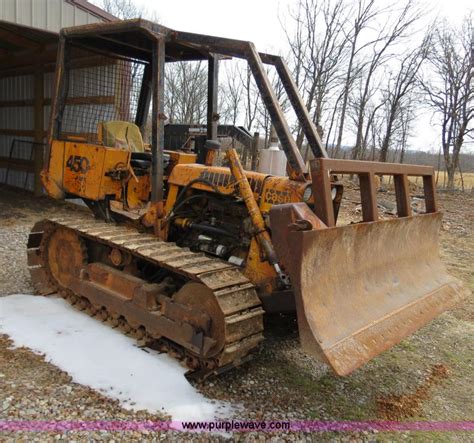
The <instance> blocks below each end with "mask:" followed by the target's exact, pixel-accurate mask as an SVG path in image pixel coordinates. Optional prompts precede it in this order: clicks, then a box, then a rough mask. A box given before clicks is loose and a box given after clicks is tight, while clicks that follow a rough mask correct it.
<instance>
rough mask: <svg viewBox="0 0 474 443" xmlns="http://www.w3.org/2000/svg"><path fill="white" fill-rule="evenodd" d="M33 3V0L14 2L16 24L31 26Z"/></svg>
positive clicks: (17, 0)
mask: <svg viewBox="0 0 474 443" xmlns="http://www.w3.org/2000/svg"><path fill="white" fill-rule="evenodd" d="M33 1H34V0H16V23H20V24H22V25H26V26H31V23H32V20H33V16H32V15H33V8H32V2H33Z"/></svg>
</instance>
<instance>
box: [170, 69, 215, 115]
mask: <svg viewBox="0 0 474 443" xmlns="http://www.w3.org/2000/svg"><path fill="white" fill-rule="evenodd" d="M165 84H166V88H165V113H166V115H167V116H168V119H169V121H170V123H184V124H202V123H204V122H205V120H206V110H207V65H206V64H205V63H203V62H201V61H198V62H184V61H183V62H174V63H167V65H166V67H165Z"/></svg>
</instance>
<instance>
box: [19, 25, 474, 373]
mask: <svg viewBox="0 0 474 443" xmlns="http://www.w3.org/2000/svg"><path fill="white" fill-rule="evenodd" d="M232 59H240V60H245V61H246V62H247V65H248V69H249V72H250V73H251V75H252V76H253V79H254V81H255V84H256V86H257V87H258V90H259V93H260V96H261V99H262V101H263V104H264V105H265V107H266V110H267V112H268V115H269V116H270V119H271V123H272V125H273V127H274V129H275V132H276V134H277V137H278V140H279V142H280V145H281V148H282V150H283V151H284V153H285V155H286V160H287V166H286V174H283V175H281V176H275V175H272V174H267V173H262V172H255V171H246V170H244V168H243V166H242V163H241V161H240V158H239V155H238V154H237V152H236V151H235V150H234V149H232V148H229V149H227V150H225V152H221V144H220V143H219V141H218V139H217V128H218V120H219V115H218V112H217V105H218V72H219V63H221V62H222V60H225V61H226V62H227V61H230V62H231V61H232ZM192 61H201V62H204V63H207V73H208V91H207V92H208V97H207V126H206V128H207V133H206V142H205V143H204V144H203V146H202V148H201V149H200V151H199V152H192V151H191V150H190V149H186V150H180V149H173V150H170V149H166V146H164V131H165V122H166V120H167V116H166V115H165V111H164V110H165V105H164V102H165V88H166V86H167V85H166V81H165V68H166V64H167V63H175V62H192ZM268 69H274V70H275V71H276V73H277V75H278V78H279V81H280V82H281V84H282V85H283V87H284V91H285V93H286V94H287V97H288V99H289V103H290V104H291V106H292V108H293V110H294V112H295V115H296V119H297V122H298V125H299V127H300V128H301V130H302V131H303V133H304V136H305V138H306V140H307V143H308V146H309V148H310V149H311V153H312V157H313V158H312V160H310V161H309V162H305V161H304V160H303V158H302V156H301V153H300V151H299V149H298V146H297V144H296V142H295V139H294V137H293V135H292V132H291V130H290V128H289V124H288V122H287V120H286V118H285V114H284V113H283V111H282V108H281V105H280V103H279V101H278V99H277V96H276V94H275V91H274V89H273V88H272V83H271V81H270V80H269V77H268V74H267V70H268ZM181 92H182V93H184V92H185V91H181ZM51 96H52V100H51V118H50V122H49V128H48V143H47V148H46V152H45V159H44V169H43V171H42V173H41V179H42V183H43V186H44V189H45V191H46V193H47V194H48V195H49V196H51V197H53V198H56V199H82V201H83V202H84V203H85V204H86V205H87V207H88V208H89V209H90V213H91V214H90V216H88V215H86V213H84V214H82V213H81V214H80V215H78V213H77V211H71V215H69V216H64V217H56V218H50V219H46V220H42V221H40V222H38V223H36V224H35V226H34V227H33V229H32V231H31V233H30V235H29V239H28V250H27V252H28V265H29V270H30V273H31V278H32V281H33V283H34V285H35V289H36V291H37V293H38V294H42V295H47V294H53V293H57V294H60V295H61V296H62V297H64V298H65V299H66V300H67V301H69V302H70V303H71V304H72V305H74V306H75V307H76V308H78V309H80V310H82V311H85V312H87V313H88V314H89V315H91V316H94V317H96V318H98V319H100V320H102V321H104V322H107V323H109V324H110V325H111V326H112V327H116V328H119V329H121V330H122V331H124V332H125V333H127V334H130V335H131V336H133V337H135V338H136V339H137V340H138V342H139V344H141V345H143V346H150V347H153V348H155V349H158V350H160V351H162V352H168V353H170V354H171V355H172V356H174V357H176V358H177V359H179V360H180V361H182V362H183V364H185V365H186V366H187V367H188V368H189V369H190V374H194V375H195V376H196V377H197V378H205V377H208V376H210V375H216V374H220V373H222V372H224V371H226V370H228V369H231V368H234V367H236V366H239V365H242V364H244V363H245V362H247V361H248V360H250V359H251V358H252V357H253V356H254V355H255V353H256V351H257V350H258V348H259V346H260V344H261V342H262V340H263V339H264V315H265V314H266V313H281V312H293V313H294V312H296V317H297V324H298V330H299V337H300V342H301V346H302V348H303V350H304V351H305V352H307V353H308V354H310V355H312V356H315V357H316V358H319V359H320V360H322V361H323V362H325V363H326V364H328V365H329V366H331V367H332V368H333V370H334V371H335V372H336V374H338V375H347V374H350V373H351V372H352V371H354V370H355V369H357V368H358V367H360V366H361V365H363V364H364V363H366V362H367V361H369V360H371V359H372V358H374V357H375V356H377V355H378V354H380V353H381V352H383V351H385V350H387V349H389V348H391V347H392V346H394V345H395V344H397V343H398V342H400V341H401V340H402V339H403V338H404V337H406V336H408V335H409V334H411V333H413V332H415V331H416V330H418V329H419V328H420V327H422V326H423V325H425V324H426V323H427V322H429V321H430V320H431V319H433V318H434V317H436V316H437V315H439V314H440V313H442V312H443V311H445V310H447V309H449V308H451V307H453V306H454V305H455V304H456V303H457V302H458V301H459V300H461V299H462V298H463V296H464V295H465V294H466V289H465V288H464V287H463V285H462V283H461V282H460V281H458V280H457V279H455V278H454V277H452V276H450V275H449V274H448V273H447V271H446V269H445V267H444V265H443V264H442V262H441V260H440V257H439V250H438V231H439V229H440V225H441V217H442V215H441V213H440V211H439V209H438V206H437V202H436V195H435V182H434V171H433V168H431V167H426V166H418V165H401V164H390V163H377V162H367V161H350V160H339V159H332V158H329V156H328V154H327V152H326V149H325V147H324V145H323V143H322V141H321V137H320V134H319V133H318V131H317V130H316V128H315V125H314V124H313V121H312V119H311V116H310V114H309V112H308V110H307V108H306V107H305V105H304V103H303V101H302V98H301V96H300V94H299V92H298V90H297V87H296V85H295V82H294V81H293V79H292V77H291V74H290V71H289V68H288V66H287V65H286V64H285V62H284V60H283V59H282V58H281V57H278V56H274V55H270V54H265V53H260V52H258V51H257V50H256V48H255V46H254V45H253V44H252V43H250V42H247V41H240V40H233V39H227V38H219V37H213V36H208V35H199V34H193V33H186V32H179V31H175V30H172V29H169V28H166V27H164V26H161V25H158V24H155V23H152V22H149V21H146V20H142V19H136V20H127V21H117V22H111V23H100V24H91V25H84V26H77V27H72V28H65V29H63V30H61V32H60V37H59V46H58V56H57V64H56V71H55V77H54V84H53V87H52V92H51ZM147 137H148V140H149V143H146V141H145V140H147ZM219 156H222V157H223V161H221V165H220V166H218V165H217V159H218V158H220V157H219ZM341 174H351V175H353V176H357V177H358V180H359V188H360V198H361V208H362V209H361V212H362V220H360V221H359V222H357V223H352V224H347V225H341V223H340V221H339V220H338V213H339V208H340V205H341V199H342V195H343V192H344V186H343V185H342V183H341V181H339V179H338V177H340V176H341ZM382 175H383V176H391V177H393V182H394V187H395V196H396V203H397V217H394V218H392V219H381V217H380V215H379V213H378V205H377V189H376V178H377V176H382ZM408 177H421V180H422V182H423V189H424V200H425V212H424V213H420V214H413V212H412V206H411V197H410V189H409V184H408V183H409V182H408Z"/></svg>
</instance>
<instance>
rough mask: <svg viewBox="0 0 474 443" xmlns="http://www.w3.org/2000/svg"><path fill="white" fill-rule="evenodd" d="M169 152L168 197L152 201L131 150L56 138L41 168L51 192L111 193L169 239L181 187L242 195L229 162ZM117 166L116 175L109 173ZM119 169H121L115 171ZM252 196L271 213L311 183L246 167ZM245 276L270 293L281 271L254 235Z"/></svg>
mask: <svg viewBox="0 0 474 443" xmlns="http://www.w3.org/2000/svg"><path fill="white" fill-rule="evenodd" d="M165 152H166V153H167V154H169V155H170V164H169V166H168V168H167V170H166V171H165V180H166V181H167V183H166V186H167V195H166V200H165V201H164V202H157V203H155V204H150V203H149V198H150V186H151V184H150V177H149V176H139V177H137V180H138V181H137V180H136V179H135V177H134V176H133V174H131V173H130V164H129V161H130V158H129V157H130V155H131V154H130V152H129V151H128V150H127V149H120V148H111V147H105V146H103V145H100V144H98V145H93V144H87V143H84V142H81V141H58V140H54V141H53V142H52V144H51V154H50V162H49V167H48V168H47V169H46V170H44V171H43V173H42V180H43V184H44V186H45V188H46V190H47V192H48V194H49V195H51V196H53V197H55V198H64V196H65V194H73V195H76V196H78V197H83V198H87V199H90V200H95V201H100V200H103V199H105V198H106V197H107V196H112V199H113V200H115V201H118V202H122V203H125V207H128V208H129V209H130V210H136V209H144V208H146V207H147V211H146V213H145V215H144V216H143V217H142V218H141V222H142V224H143V225H145V226H147V227H153V229H154V232H155V235H157V236H158V237H159V238H161V239H162V240H166V239H167V236H168V232H169V223H168V218H167V217H168V216H169V215H170V211H171V210H172V208H173V206H174V204H175V203H176V199H177V197H178V194H179V192H180V191H181V189H182V188H183V187H184V186H187V185H189V184H190V183H191V182H193V183H192V184H191V185H190V186H189V189H188V191H187V192H188V194H192V193H193V192H196V190H200V191H207V192H210V193H216V192H219V193H221V194H227V195H229V199H234V198H236V197H239V192H238V190H237V189H236V187H235V180H234V178H233V176H232V174H231V172H230V170H229V168H226V167H214V166H205V165H201V164H196V163H195V162H196V155H194V154H188V153H182V152H175V151H165ZM113 171H115V172H116V174H115V175H114V174H112V175H114V176H113V177H112V176H110V175H111V172H113ZM117 172H118V173H117ZM244 174H245V176H246V177H247V179H248V181H249V184H250V187H251V190H252V194H253V197H254V198H255V200H256V202H257V204H258V207H259V209H260V211H261V212H262V214H263V215H267V214H268V212H269V211H270V208H271V207H272V205H274V204H282V203H289V202H299V201H302V200H303V193H304V190H305V189H306V187H307V186H308V185H309V182H297V181H294V180H291V179H289V178H288V177H273V176H269V175H266V174H261V173H258V172H253V171H244ZM244 273H245V275H246V276H247V277H248V278H249V279H250V280H251V281H252V282H253V283H254V284H255V285H256V286H257V287H258V288H259V290H260V291H262V292H265V293H270V292H272V291H274V290H275V289H276V283H277V276H276V273H275V270H274V268H273V267H272V266H271V265H270V264H269V263H268V261H266V260H265V257H264V254H263V253H262V250H261V248H260V246H259V244H258V242H257V241H256V239H255V238H253V239H252V241H251V244H250V247H249V251H248V255H247V260H246V265H245V268H244Z"/></svg>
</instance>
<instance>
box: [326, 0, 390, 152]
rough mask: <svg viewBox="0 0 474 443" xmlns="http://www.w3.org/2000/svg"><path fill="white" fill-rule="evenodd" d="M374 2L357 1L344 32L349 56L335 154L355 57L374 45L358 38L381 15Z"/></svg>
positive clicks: (340, 138)
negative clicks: (361, 41) (351, 17)
mask: <svg viewBox="0 0 474 443" xmlns="http://www.w3.org/2000/svg"><path fill="white" fill-rule="evenodd" d="M374 4H375V0H368V1H365V0H358V2H357V6H356V8H355V18H354V19H353V25H352V27H351V29H349V30H348V31H345V32H346V39H347V41H348V45H349V56H348V62H347V66H346V74H345V79H344V87H343V91H342V95H341V97H340V98H341V100H342V103H341V109H340V119H339V127H338V132H337V140H336V146H335V148H334V151H335V152H336V153H337V152H339V150H340V149H341V144H342V137H343V134H344V125H345V118H346V111H347V102H348V100H349V94H350V91H351V86H352V84H353V82H354V79H355V78H356V77H357V75H358V69H355V68H356V66H355V65H356V62H357V56H358V54H359V53H360V52H361V51H363V50H364V49H365V48H366V47H368V46H370V45H373V44H375V41H373V40H370V41H368V42H365V43H364V44H360V43H359V41H360V37H361V35H362V33H363V31H364V30H365V29H366V28H368V27H369V26H370V24H371V22H372V21H373V20H374V19H375V18H376V17H377V16H378V15H379V14H380V13H381V11H380V10H376V9H375V8H374Z"/></svg>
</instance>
